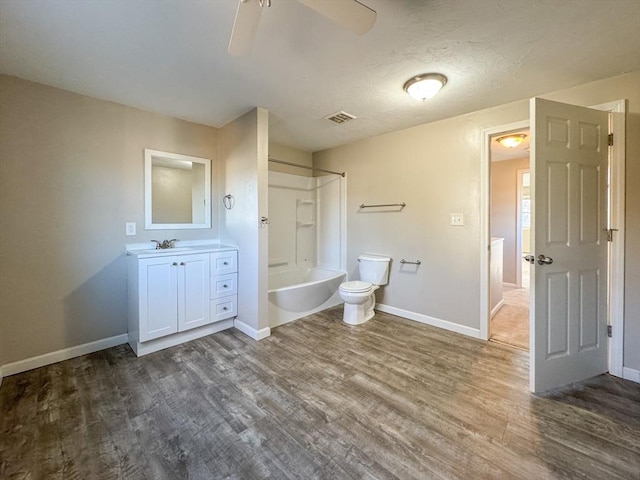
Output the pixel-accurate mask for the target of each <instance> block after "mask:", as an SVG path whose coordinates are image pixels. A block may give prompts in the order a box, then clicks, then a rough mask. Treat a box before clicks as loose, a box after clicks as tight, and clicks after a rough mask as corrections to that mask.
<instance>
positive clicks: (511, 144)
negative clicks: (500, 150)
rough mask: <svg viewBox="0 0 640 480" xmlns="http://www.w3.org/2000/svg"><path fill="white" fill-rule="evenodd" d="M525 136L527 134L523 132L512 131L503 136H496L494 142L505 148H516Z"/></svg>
mask: <svg viewBox="0 0 640 480" xmlns="http://www.w3.org/2000/svg"><path fill="white" fill-rule="evenodd" d="M525 138H527V136H526V135H525V134H524V133H514V134H511V135H505V136H504V137H498V138H496V142H498V143H499V144H500V145H502V146H503V147H505V148H516V147H517V146H518V145H520V144H521V143H522V142H523V140H524V139H525Z"/></svg>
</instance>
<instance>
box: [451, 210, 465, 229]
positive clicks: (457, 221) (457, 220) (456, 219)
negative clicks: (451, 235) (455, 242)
mask: <svg viewBox="0 0 640 480" xmlns="http://www.w3.org/2000/svg"><path fill="white" fill-rule="evenodd" d="M451 225H454V226H456V227H459V226H461V225H464V215H462V214H461V213H452V214H451Z"/></svg>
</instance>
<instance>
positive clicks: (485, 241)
mask: <svg viewBox="0 0 640 480" xmlns="http://www.w3.org/2000/svg"><path fill="white" fill-rule="evenodd" d="M525 128H529V120H522V121H520V122H513V123H508V124H505V125H499V126H497V127H491V128H485V129H483V130H482V132H481V135H482V137H481V144H482V148H481V158H480V251H481V252H484V253H483V254H482V255H481V256H480V338H481V339H482V340H489V334H490V331H489V322H490V321H491V312H490V307H489V305H490V298H489V296H490V295H491V291H490V288H489V285H490V278H489V275H490V269H489V261H490V255H491V225H490V219H491V213H490V212H491V137H492V136H494V135H496V134H498V133H505V134H506V133H507V132H515V131H518V130H523V129H525Z"/></svg>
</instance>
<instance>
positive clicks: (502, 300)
mask: <svg viewBox="0 0 640 480" xmlns="http://www.w3.org/2000/svg"><path fill="white" fill-rule="evenodd" d="M504 303H505V302H504V298H502V299H500V301H499V302H498V303H497V304H496V306H495V307H493V310H491V313H490V314H489V318H493V317H495V316H496V313H498V312H499V311H500V309H501V308H502V307H504Z"/></svg>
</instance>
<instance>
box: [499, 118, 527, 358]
mask: <svg viewBox="0 0 640 480" xmlns="http://www.w3.org/2000/svg"><path fill="white" fill-rule="evenodd" d="M529 138H530V132H529V129H528V128H525V129H519V130H517V131H505V132H497V133H496V134H494V135H491V141H490V156H491V158H490V170H491V172H490V182H491V186H490V196H491V199H490V213H489V215H490V220H489V226H490V235H491V247H490V261H489V262H490V282H489V288H490V302H491V305H490V307H491V314H490V321H489V340H490V341H492V342H497V343H501V344H505V345H508V346H510V347H515V348H518V349H521V350H527V351H528V350H529V301H530V296H529V263H528V262H526V261H525V260H524V259H523V257H524V256H525V255H527V254H529V253H530V231H531V220H532V218H531V174H530V171H529Z"/></svg>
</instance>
